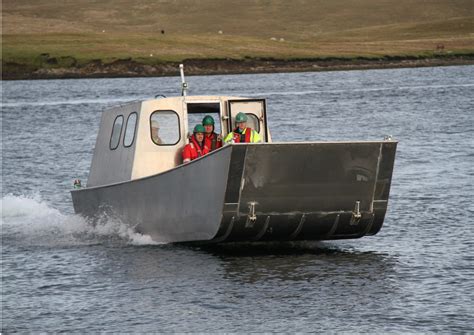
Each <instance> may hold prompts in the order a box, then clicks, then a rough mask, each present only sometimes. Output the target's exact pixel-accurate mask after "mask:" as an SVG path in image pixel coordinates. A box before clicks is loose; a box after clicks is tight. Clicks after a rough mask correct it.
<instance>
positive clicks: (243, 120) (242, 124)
mask: <svg viewBox="0 0 474 335" xmlns="http://www.w3.org/2000/svg"><path fill="white" fill-rule="evenodd" d="M247 120H248V116H247V115H246V114H244V113H238V114H237V115H236V116H235V124H236V125H237V127H236V128H235V129H234V130H233V131H232V132H230V133H229V134H227V136H226V137H225V139H224V142H225V143H258V142H260V141H261V139H260V135H259V134H258V133H257V132H256V131H255V130H253V129H252V128H249V127H247Z"/></svg>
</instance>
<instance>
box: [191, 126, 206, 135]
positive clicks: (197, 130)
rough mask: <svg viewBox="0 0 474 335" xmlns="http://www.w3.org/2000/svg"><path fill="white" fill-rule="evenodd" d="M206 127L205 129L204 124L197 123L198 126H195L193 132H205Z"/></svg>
mask: <svg viewBox="0 0 474 335" xmlns="http://www.w3.org/2000/svg"><path fill="white" fill-rule="evenodd" d="M205 132H206V129H204V126H203V125H202V124H197V125H196V127H194V131H193V133H194V134H196V133H205Z"/></svg>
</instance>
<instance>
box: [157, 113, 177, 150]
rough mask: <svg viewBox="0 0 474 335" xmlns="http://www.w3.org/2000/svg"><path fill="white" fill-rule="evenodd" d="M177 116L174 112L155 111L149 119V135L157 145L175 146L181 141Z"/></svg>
mask: <svg viewBox="0 0 474 335" xmlns="http://www.w3.org/2000/svg"><path fill="white" fill-rule="evenodd" d="M180 134H181V130H180V127H179V116H178V114H176V112H174V111H156V112H153V114H151V117H150V135H151V140H152V141H153V143H155V144H158V145H175V144H176V143H178V142H179V140H180V139H181V135H180Z"/></svg>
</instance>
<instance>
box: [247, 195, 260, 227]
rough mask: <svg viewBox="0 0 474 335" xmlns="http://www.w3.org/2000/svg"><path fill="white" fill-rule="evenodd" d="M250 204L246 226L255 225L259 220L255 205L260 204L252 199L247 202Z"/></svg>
mask: <svg viewBox="0 0 474 335" xmlns="http://www.w3.org/2000/svg"><path fill="white" fill-rule="evenodd" d="M247 204H248V205H249V213H248V214H247V221H246V222H245V227H246V228H248V227H253V225H254V223H255V221H257V214H256V213H255V206H257V205H258V202H256V201H250V202H248V203H247Z"/></svg>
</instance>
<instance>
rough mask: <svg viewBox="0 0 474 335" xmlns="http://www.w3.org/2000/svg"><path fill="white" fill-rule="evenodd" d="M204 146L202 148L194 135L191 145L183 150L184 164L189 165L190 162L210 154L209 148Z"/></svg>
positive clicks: (187, 145)
mask: <svg viewBox="0 0 474 335" xmlns="http://www.w3.org/2000/svg"><path fill="white" fill-rule="evenodd" d="M204 142H205V141H204ZM203 144H204V145H203V146H202V147H201V146H200V145H199V143H198V141H196V138H195V137H194V135H193V136H191V138H190V140H189V144H186V146H185V147H184V149H183V163H189V162H190V161H192V160H194V159H196V158H198V157H201V156H204V155H205V154H207V153H209V148H208V147H207V146H206V144H205V143H203Z"/></svg>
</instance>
